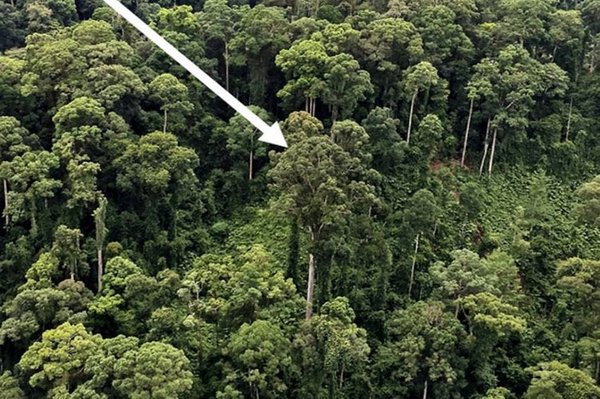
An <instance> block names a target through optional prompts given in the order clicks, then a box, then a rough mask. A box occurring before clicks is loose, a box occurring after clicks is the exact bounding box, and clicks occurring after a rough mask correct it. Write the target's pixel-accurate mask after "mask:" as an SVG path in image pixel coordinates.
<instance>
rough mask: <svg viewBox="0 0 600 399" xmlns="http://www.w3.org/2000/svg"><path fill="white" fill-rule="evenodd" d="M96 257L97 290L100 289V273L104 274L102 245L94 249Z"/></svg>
mask: <svg viewBox="0 0 600 399" xmlns="http://www.w3.org/2000/svg"><path fill="white" fill-rule="evenodd" d="M96 254H97V257H98V292H100V291H102V275H103V274H104V262H103V259H102V257H103V256H102V255H103V254H102V247H99V248H97V249H96Z"/></svg>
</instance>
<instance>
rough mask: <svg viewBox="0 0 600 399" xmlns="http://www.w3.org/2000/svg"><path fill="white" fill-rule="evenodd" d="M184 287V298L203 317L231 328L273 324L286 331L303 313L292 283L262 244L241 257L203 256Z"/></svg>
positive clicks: (189, 274)
mask: <svg viewBox="0 0 600 399" xmlns="http://www.w3.org/2000/svg"><path fill="white" fill-rule="evenodd" d="M278 269H279V270H278ZM183 286H184V287H185V290H184V291H182V293H185V297H184V298H185V299H186V300H187V301H189V303H190V306H192V309H193V310H194V311H195V312H196V313H197V315H198V317H199V318H201V319H205V320H209V321H215V322H217V323H218V324H219V325H221V326H222V327H224V328H226V329H235V328H239V326H240V325H241V324H243V323H250V324H251V323H252V322H254V321H255V320H269V321H270V322H272V323H274V324H275V325H277V326H279V327H280V328H283V329H286V330H287V329H289V328H292V327H293V323H295V320H296V318H297V316H298V315H299V314H301V312H302V301H301V299H300V297H299V296H298V295H297V293H296V288H295V287H294V285H293V283H292V281H291V280H289V279H286V278H285V277H284V274H283V272H282V271H281V267H280V266H279V267H278V265H277V263H276V262H275V260H274V259H273V257H272V255H270V254H269V253H268V252H267V251H266V250H265V249H264V248H263V247H261V246H254V247H252V248H250V249H249V250H247V251H246V252H244V253H243V254H241V255H240V256H239V257H238V258H237V259H232V258H231V257H228V256H218V255H211V254H209V255H205V256H203V257H201V258H199V259H198V260H197V261H196V262H195V263H194V266H193V267H192V268H191V269H190V271H189V272H188V273H187V274H186V276H185V277H184V280H183Z"/></svg>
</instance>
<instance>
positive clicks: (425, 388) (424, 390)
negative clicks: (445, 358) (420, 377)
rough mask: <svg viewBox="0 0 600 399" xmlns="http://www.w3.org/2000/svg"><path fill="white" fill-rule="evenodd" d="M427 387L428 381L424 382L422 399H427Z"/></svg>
mask: <svg viewBox="0 0 600 399" xmlns="http://www.w3.org/2000/svg"><path fill="white" fill-rule="evenodd" d="M428 387H429V381H428V380H425V387H424V388H423V399H427V388H428Z"/></svg>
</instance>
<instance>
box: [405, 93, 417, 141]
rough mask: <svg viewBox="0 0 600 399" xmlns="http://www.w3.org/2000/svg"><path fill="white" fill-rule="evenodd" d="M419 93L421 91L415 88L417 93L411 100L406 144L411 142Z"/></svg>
mask: <svg viewBox="0 0 600 399" xmlns="http://www.w3.org/2000/svg"><path fill="white" fill-rule="evenodd" d="M417 94H419V91H418V90H415V94H413V96H412V99H411V101H410V112H409V114H408V132H407V133H406V144H410V132H411V130H412V119H413V113H414V111H415V101H416V100H417Z"/></svg>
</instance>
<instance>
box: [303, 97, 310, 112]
mask: <svg viewBox="0 0 600 399" xmlns="http://www.w3.org/2000/svg"><path fill="white" fill-rule="evenodd" d="M309 102H310V99H309V98H308V97H307V98H306V99H305V100H304V110H305V111H306V112H308V113H310V108H309Z"/></svg>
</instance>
